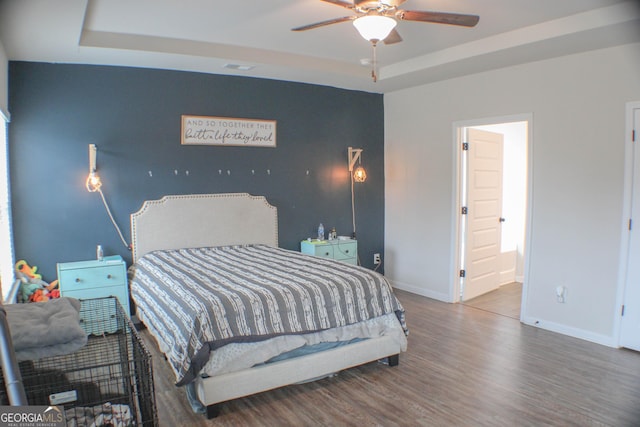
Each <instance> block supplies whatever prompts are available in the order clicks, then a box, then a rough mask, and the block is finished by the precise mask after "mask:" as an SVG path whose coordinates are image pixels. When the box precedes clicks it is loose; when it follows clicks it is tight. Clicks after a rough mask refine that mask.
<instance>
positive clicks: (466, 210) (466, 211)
mask: <svg viewBox="0 0 640 427" xmlns="http://www.w3.org/2000/svg"><path fill="white" fill-rule="evenodd" d="M468 211H469V209H467V207H466V206H463V207H462V212H460V213H461V214H462V215H466V214H467V213H468Z"/></svg>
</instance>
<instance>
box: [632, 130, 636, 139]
mask: <svg viewBox="0 0 640 427" xmlns="http://www.w3.org/2000/svg"><path fill="white" fill-rule="evenodd" d="M631 141H633V142H636V130H635V129H634V130H632V131H631Z"/></svg>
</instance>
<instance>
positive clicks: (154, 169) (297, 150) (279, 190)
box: [9, 62, 384, 281]
mask: <svg viewBox="0 0 640 427" xmlns="http://www.w3.org/2000/svg"><path fill="white" fill-rule="evenodd" d="M9 108H10V112H11V118H12V121H11V123H10V124H9V158H10V179H11V192H12V204H13V221H14V222H13V227H14V241H15V250H16V257H17V259H26V260H27V261H28V262H29V263H30V264H32V265H36V266H38V267H39V272H41V273H42V274H43V275H44V278H45V280H48V281H51V280H54V279H55V275H56V270H55V269H56V263H57V262H66V261H79V260H86V259H93V258H94V257H95V249H96V245H97V244H102V245H103V247H104V252H105V254H107V255H109V254H120V255H122V256H123V257H124V258H125V259H126V260H127V262H128V263H130V262H131V254H130V252H128V250H127V249H126V248H125V247H124V245H123V244H122V243H121V242H120V240H119V238H118V236H117V233H116V231H115V229H114V228H113V226H112V225H111V222H110V220H109V217H108V216H107V214H106V212H105V209H104V207H103V205H102V202H101V200H100V196H99V194H98V193H89V192H87V191H86V189H85V186H84V185H85V179H86V177H87V174H88V168H89V163H88V162H89V154H88V145H89V144H96V145H97V147H98V159H97V164H98V172H99V174H100V176H101V178H102V181H103V187H102V188H103V191H104V194H105V196H106V198H107V200H108V202H109V203H110V205H111V209H112V212H113V214H114V216H115V219H116V221H117V222H118V224H119V225H120V227H121V228H122V231H123V233H124V235H125V238H126V239H127V241H130V230H129V215H130V214H131V213H133V212H135V211H137V210H138V209H139V208H140V206H141V205H142V203H143V201H144V200H147V199H156V198H160V197H162V196H163V195H168V194H196V193H227V192H247V193H250V194H255V195H264V196H266V198H267V200H268V201H269V202H270V203H271V204H273V205H275V206H277V208H278V221H279V229H280V235H279V241H280V246H281V247H283V248H287V249H294V250H298V249H299V242H300V240H302V239H304V238H306V237H309V236H315V234H316V229H317V226H318V223H320V222H322V223H323V224H324V226H325V229H327V230H328V229H329V228H330V227H334V226H335V227H336V228H337V231H338V234H340V235H350V234H351V231H352V226H351V198H350V197H351V196H350V183H349V175H348V171H347V147H348V146H353V147H357V148H363V149H364V152H363V166H365V168H366V169H367V174H368V178H367V181H366V182H365V183H362V184H356V186H355V194H356V221H357V224H356V225H357V231H358V233H357V235H358V240H359V248H360V250H359V252H360V258H361V261H362V264H363V265H364V266H367V267H370V268H371V267H373V265H372V261H373V253H375V252H382V249H383V246H384V158H383V157H384V124H383V122H384V120H383V115H384V110H383V108H384V107H383V98H382V95H379V94H371V93H365V92H357V91H348V90H342V89H336V88H331V87H325V86H315V85H308V84H299V83H292V82H283V81H275V80H265V79H253V78H244V77H230V76H217V75H209V74H201V73H190V72H178V71H167V70H152V69H138V68H126V67H106V66H88V65H60V64H44V63H28V62H11V63H10V64H9ZM183 114H188V115H203V116H222V117H236V118H248V119H267V120H276V121H277V147H276V148H263V147H260V148H257V147H226V146H225V147H215V146H207V147H203V146H188V145H184V146H183V145H181V144H180V123H181V115H183ZM252 171H253V173H252ZM212 221H215V219H214V218H212Z"/></svg>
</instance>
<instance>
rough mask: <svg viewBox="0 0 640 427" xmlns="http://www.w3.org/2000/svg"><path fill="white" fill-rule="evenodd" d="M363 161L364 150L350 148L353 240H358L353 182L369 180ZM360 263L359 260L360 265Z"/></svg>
mask: <svg viewBox="0 0 640 427" xmlns="http://www.w3.org/2000/svg"><path fill="white" fill-rule="evenodd" d="M361 161H362V148H353V147H349V152H348V164H349V176H350V178H351V221H352V225H353V233H352V234H351V237H352V238H354V239H355V238H356V206H355V198H354V193H353V182H354V181H356V182H364V181H365V180H366V179H367V173H366V172H365V170H364V168H363V167H362V166H361V165H360V162H361ZM356 162H358V167H355V165H356ZM359 262H360V261H359V260H358V263H359Z"/></svg>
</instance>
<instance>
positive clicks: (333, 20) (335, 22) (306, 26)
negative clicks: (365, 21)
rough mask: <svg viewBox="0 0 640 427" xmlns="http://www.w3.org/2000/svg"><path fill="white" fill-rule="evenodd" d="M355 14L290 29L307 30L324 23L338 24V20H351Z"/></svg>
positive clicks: (321, 25) (322, 25)
mask: <svg viewBox="0 0 640 427" xmlns="http://www.w3.org/2000/svg"><path fill="white" fill-rule="evenodd" d="M354 19H356V17H355V16H343V17H342V18H335V19H329V20H327V21H321V22H316V23H314V24H309V25H303V26H302V27H296V28H292V29H291V31H307V30H313V29H314V28H319V27H324V26H325V25H331V24H339V23H340V22H346V21H353V20H354Z"/></svg>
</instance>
